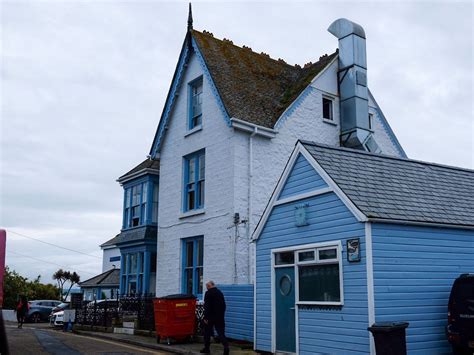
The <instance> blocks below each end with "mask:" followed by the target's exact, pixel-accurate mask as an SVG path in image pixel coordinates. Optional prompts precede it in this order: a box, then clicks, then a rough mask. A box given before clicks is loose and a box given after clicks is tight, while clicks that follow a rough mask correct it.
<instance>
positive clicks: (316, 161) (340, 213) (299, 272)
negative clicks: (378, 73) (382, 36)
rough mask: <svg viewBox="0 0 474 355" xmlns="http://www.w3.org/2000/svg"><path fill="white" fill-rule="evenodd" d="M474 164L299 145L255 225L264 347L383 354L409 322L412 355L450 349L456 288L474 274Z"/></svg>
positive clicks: (259, 341) (259, 342)
mask: <svg viewBox="0 0 474 355" xmlns="http://www.w3.org/2000/svg"><path fill="white" fill-rule="evenodd" d="M473 196H474V171H472V170H467V169H461V168H455V167H449V166H442V165H437V164H430V163H425V162H420V161H414V160H409V159H403V158H399V157H390V156H387V155H381V154H372V153H368V152H362V151H357V150H353V149H346V148H340V147H331V146H327V145H320V144H314V143H308V142H299V143H297V145H296V147H295V149H294V151H293V153H292V155H291V157H290V159H289V161H288V163H287V165H286V168H285V170H284V172H283V174H282V176H281V178H280V180H279V182H278V184H277V185H276V188H275V190H274V192H273V194H272V197H271V199H270V202H269V204H268V206H267V207H266V209H265V212H264V213H263V216H262V219H261V221H260V223H259V225H258V227H257V229H256V231H255V235H254V237H255V240H256V241H255V244H256V250H257V257H256V272H257V279H256V308H255V319H256V323H255V328H256V342H255V347H256V349H258V350H262V351H271V352H282V353H283V352H284V353H294V352H296V353H299V354H317V353H318V354H319V353H328V354H366V353H369V352H370V353H372V354H374V353H375V352H374V347H373V342H372V338H371V336H370V335H369V332H368V331H367V327H368V326H370V325H372V324H373V323H374V322H381V321H407V322H409V323H410V326H409V327H408V329H407V347H408V353H409V354H441V353H449V352H450V347H449V344H448V342H447V338H446V335H445V326H446V324H447V305H448V298H449V292H450V290H451V286H452V284H453V281H454V279H455V278H456V277H458V276H459V275H460V274H461V273H469V272H470V273H472V272H474V199H473Z"/></svg>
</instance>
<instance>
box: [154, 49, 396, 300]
mask: <svg viewBox="0 0 474 355" xmlns="http://www.w3.org/2000/svg"><path fill="white" fill-rule="evenodd" d="M336 65H337V62H335V63H334V66H336ZM200 75H202V69H201V67H200V63H199V61H198V60H197V58H196V57H194V56H192V57H191V59H190V62H189V64H188V67H187V72H186V73H185V75H184V79H183V84H182V85H181V88H180V89H179V96H178V98H177V101H176V105H175V108H174V110H173V113H172V117H171V119H170V120H169V127H168V132H167V134H166V137H165V140H164V144H163V148H162V151H161V156H160V159H161V167H160V203H159V221H158V222H159V223H158V224H159V232H158V253H157V254H158V257H157V259H158V261H157V280H156V294H157V295H158V296H162V295H166V294H171V293H178V292H181V275H182V266H181V265H182V264H181V258H182V250H181V249H182V248H181V245H182V244H181V239H182V238H187V237H193V236H200V235H203V236H204V281H206V280H210V279H212V280H214V281H215V282H217V283H222V284H228V283H233V281H234V279H233V268H234V267H233V258H232V253H231V249H232V248H231V240H232V237H233V236H234V233H235V229H234V228H231V229H229V227H231V226H232V221H233V215H234V213H236V212H238V213H239V214H240V216H241V219H248V208H249V206H248V193H249V134H247V133H242V132H240V131H234V130H233V129H232V128H229V127H228V126H227V125H226V122H225V120H224V117H223V114H222V112H221V111H220V109H219V107H218V105H217V103H216V101H215V97H214V96H213V94H212V92H211V91H210V87H209V82H208V81H207V80H206V77H205V76H204V83H203V129H202V131H199V132H196V133H194V134H192V135H190V136H187V137H185V134H186V132H187V131H186V127H187V84H186V83H188V82H189V81H191V80H193V79H195V78H197V77H198V76H200ZM331 80H332V81H333V82H336V68H335V67H332V68H330V70H328V72H327V73H326V74H325V75H323V76H321V78H320V79H318V80H316V81H315V82H314V83H313V84H312V87H313V89H312V90H311V91H310V92H309V94H308V95H307V96H306V97H305V98H304V99H303V100H301V102H300V104H299V106H298V107H297V108H296V109H295V110H294V111H293V112H292V114H291V115H290V116H289V117H288V118H287V119H286V121H284V122H283V123H282V124H281V126H280V128H279V131H278V134H277V136H276V137H275V138H274V139H272V140H269V139H266V138H260V137H254V138H253V143H252V144H253V157H254V158H253V178H252V191H253V192H252V210H253V213H252V216H251V218H250V222H249V224H247V225H241V226H240V227H239V228H238V232H239V233H238V234H239V238H238V240H237V246H236V254H237V282H238V283H248V281H249V276H248V273H249V260H250V265H253V260H254V252H252V253H251V257H250V258H249V244H248V239H247V238H248V237H249V235H248V233H249V232H250V233H252V232H253V230H254V228H255V226H256V224H257V223H258V221H259V219H260V216H261V214H262V212H263V210H264V208H265V206H266V205H267V202H268V200H269V198H270V195H271V193H272V192H273V189H274V188H275V185H276V183H277V181H278V179H279V177H280V175H281V173H282V171H283V169H284V167H285V164H286V162H287V160H288V157H289V156H290V154H291V152H292V150H293V148H294V146H295V143H296V141H297V140H298V139H303V140H309V141H315V142H319V143H324V144H329V145H334V146H338V145H339V102H338V100H339V99H338V97H337V92H335V91H336V88H337V86H336V85H333V84H331ZM323 94H325V95H327V94H330V95H332V96H333V97H334V100H335V102H334V123H335V124H334V125H333V124H328V123H326V122H324V121H323V120H322V107H321V106H322V95H323ZM237 118H240V117H237ZM242 119H245V118H242ZM381 128H382V126H381V124H380V121H379V119H376V121H375V131H376V132H375V134H376V139H377V142H378V143H379V145H380V146H381V147H382V149H383V150H384V152H387V153H388V154H393V155H397V152H396V150H395V148H394V147H393V144H392V143H391V142H390V140H389V139H388V136H387V134H386V132H384V131H383V130H381ZM384 135H385V136H384ZM203 148H205V149H206V183H205V188H206V196H205V214H202V215H198V216H193V217H187V218H181V219H180V218H179V216H180V214H181V208H182V180H183V160H182V157H183V156H185V155H187V154H189V153H192V152H195V151H197V150H200V149H203ZM250 249H251V250H253V251H254V245H251V246H250ZM252 271H253V270H252ZM251 279H252V280H253V279H254V275H253V276H252V277H251Z"/></svg>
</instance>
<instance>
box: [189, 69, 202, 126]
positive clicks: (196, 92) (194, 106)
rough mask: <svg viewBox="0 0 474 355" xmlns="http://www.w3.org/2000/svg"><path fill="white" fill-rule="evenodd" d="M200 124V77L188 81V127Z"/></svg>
mask: <svg viewBox="0 0 474 355" xmlns="http://www.w3.org/2000/svg"><path fill="white" fill-rule="evenodd" d="M201 124H202V77H200V78H198V79H196V80H193V81H192V82H191V83H189V129H193V128H196V127H199V126H201Z"/></svg>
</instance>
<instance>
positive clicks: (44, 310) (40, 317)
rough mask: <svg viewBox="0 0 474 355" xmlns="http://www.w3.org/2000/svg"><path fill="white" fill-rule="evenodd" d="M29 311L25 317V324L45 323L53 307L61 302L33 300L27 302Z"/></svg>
mask: <svg viewBox="0 0 474 355" xmlns="http://www.w3.org/2000/svg"><path fill="white" fill-rule="evenodd" d="M28 303H29V305H30V310H29V311H28V315H27V316H26V321H27V322H33V323H38V322H41V321H47V320H48V318H49V315H50V314H51V311H52V309H53V308H54V307H56V306H57V305H59V304H61V301H55V300H35V301H29V302H28Z"/></svg>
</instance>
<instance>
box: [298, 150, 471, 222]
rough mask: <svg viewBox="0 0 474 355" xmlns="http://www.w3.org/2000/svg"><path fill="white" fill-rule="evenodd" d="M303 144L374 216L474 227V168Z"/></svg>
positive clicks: (369, 213)
mask: <svg viewBox="0 0 474 355" xmlns="http://www.w3.org/2000/svg"><path fill="white" fill-rule="evenodd" d="M301 143H302V144H303V146H304V147H305V148H306V149H307V150H308V152H309V153H310V154H311V155H312V156H313V157H314V158H315V159H316V161H317V162H318V163H319V164H320V165H321V166H322V168H323V169H324V170H325V171H326V172H327V173H328V175H329V176H330V177H331V178H332V179H333V180H334V181H335V183H336V184H337V185H338V186H339V187H340V188H341V190H342V191H343V192H344V193H345V194H346V195H347V197H348V198H349V199H350V200H351V201H352V202H353V203H354V204H355V205H356V206H357V207H358V208H359V209H360V210H361V211H362V212H363V213H364V214H365V215H366V216H367V217H369V218H376V219H386V220H400V221H407V222H409V221H411V222H426V223H441V224H451V225H459V226H474V170H468V169H462V168H456V167H450V166H443V165H439V164H433V163H426V162H421V161H416V160H410V159H401V158H394V157H389V156H385V155H378V154H371V153H366V152H362V151H358V150H352V149H347V148H336V147H329V146H325V145H321V144H314V143H311V142H301Z"/></svg>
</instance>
